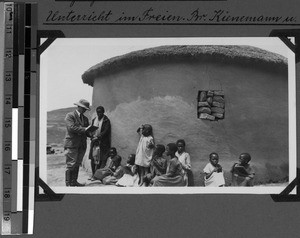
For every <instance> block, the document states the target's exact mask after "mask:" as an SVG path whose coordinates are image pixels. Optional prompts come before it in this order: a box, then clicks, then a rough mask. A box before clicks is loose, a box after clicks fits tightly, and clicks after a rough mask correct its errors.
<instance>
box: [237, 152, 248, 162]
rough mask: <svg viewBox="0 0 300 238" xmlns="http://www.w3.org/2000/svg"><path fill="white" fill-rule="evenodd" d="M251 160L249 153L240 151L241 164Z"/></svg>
mask: <svg viewBox="0 0 300 238" xmlns="http://www.w3.org/2000/svg"><path fill="white" fill-rule="evenodd" d="M250 160H251V155H250V154H248V153H242V154H240V157H239V162H240V163H241V164H248V163H249V162H250Z"/></svg>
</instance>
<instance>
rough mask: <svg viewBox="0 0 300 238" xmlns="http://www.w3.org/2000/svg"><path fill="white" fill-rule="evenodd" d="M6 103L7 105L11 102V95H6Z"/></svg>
mask: <svg viewBox="0 0 300 238" xmlns="http://www.w3.org/2000/svg"><path fill="white" fill-rule="evenodd" d="M5 104H7V105H10V104H11V97H5Z"/></svg>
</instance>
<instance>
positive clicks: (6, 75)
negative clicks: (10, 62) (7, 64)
mask: <svg viewBox="0 0 300 238" xmlns="http://www.w3.org/2000/svg"><path fill="white" fill-rule="evenodd" d="M11 80H12V73H5V81H7V82H10V81H11Z"/></svg>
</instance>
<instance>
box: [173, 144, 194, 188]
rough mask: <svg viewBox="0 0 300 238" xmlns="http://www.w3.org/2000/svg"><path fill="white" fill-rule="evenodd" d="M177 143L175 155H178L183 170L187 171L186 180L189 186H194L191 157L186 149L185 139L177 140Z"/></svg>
mask: <svg viewBox="0 0 300 238" xmlns="http://www.w3.org/2000/svg"><path fill="white" fill-rule="evenodd" d="M176 145H177V148H178V149H177V152H176V154H175V155H176V156H177V157H178V160H179V162H180V163H181V165H182V167H183V170H184V171H185V176H184V179H185V181H186V185H187V186H189V187H191V186H194V176H193V172H192V166H191V158H190V154H189V153H187V152H186V151H185V141H184V140H183V139H180V140H178V141H177V142H176Z"/></svg>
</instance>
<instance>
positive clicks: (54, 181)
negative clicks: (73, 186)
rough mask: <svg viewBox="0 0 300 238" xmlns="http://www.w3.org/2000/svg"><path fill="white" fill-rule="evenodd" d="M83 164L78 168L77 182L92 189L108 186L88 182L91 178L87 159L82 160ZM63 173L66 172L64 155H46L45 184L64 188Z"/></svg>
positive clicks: (97, 182) (98, 182) (96, 182)
mask: <svg viewBox="0 0 300 238" xmlns="http://www.w3.org/2000/svg"><path fill="white" fill-rule="evenodd" d="M84 161H85V162H84V163H83V165H84V166H82V167H80V170H79V175H78V182H79V183H83V184H85V186H89V187H94V186H99V187H100V186H109V185H103V184H101V183H100V181H91V180H88V179H89V178H90V177H91V172H90V167H88V166H89V163H88V162H89V161H87V158H86V157H85V158H84ZM65 172H66V161H65V156H64V153H59V154H50V155H47V183H48V185H49V186H50V187H51V186H55V187H64V186H65Z"/></svg>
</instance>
